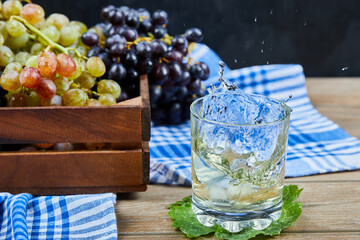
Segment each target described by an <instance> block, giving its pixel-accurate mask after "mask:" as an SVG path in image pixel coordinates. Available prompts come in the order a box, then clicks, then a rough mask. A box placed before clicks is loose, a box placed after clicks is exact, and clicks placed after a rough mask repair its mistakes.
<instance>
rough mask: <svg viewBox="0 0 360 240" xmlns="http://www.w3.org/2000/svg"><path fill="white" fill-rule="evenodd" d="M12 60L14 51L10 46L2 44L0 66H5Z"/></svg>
mask: <svg viewBox="0 0 360 240" xmlns="http://www.w3.org/2000/svg"><path fill="white" fill-rule="evenodd" d="M12 61H14V53H13V52H12V51H11V49H10V48H8V47H7V46H5V45H3V46H1V47H0V66H2V67H5V66H6V65H8V64H9V63H11V62H12Z"/></svg>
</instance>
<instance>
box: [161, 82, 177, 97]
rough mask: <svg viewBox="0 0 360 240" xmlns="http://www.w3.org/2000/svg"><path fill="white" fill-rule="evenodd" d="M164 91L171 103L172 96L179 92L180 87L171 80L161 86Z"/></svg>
mask: <svg viewBox="0 0 360 240" xmlns="http://www.w3.org/2000/svg"><path fill="white" fill-rule="evenodd" d="M161 87H162V89H163V90H164V91H163V93H164V94H166V95H167V99H168V101H171V98H172V96H173V95H174V93H175V92H176V91H177V90H178V86H176V85H175V83H174V81H171V80H170V79H169V78H168V80H166V81H165V82H163V84H162V85H161Z"/></svg>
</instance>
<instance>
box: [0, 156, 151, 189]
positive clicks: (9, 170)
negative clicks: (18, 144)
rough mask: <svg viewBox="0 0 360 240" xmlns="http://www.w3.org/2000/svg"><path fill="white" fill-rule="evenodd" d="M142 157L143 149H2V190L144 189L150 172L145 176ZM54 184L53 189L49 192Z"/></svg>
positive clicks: (0, 185)
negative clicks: (50, 150)
mask: <svg viewBox="0 0 360 240" xmlns="http://www.w3.org/2000/svg"><path fill="white" fill-rule="evenodd" d="M142 157H143V151H142V149H138V150H127V151H114V150H109V151H69V152H67V151H63V152H56V151H53V152H41V151H36V152H9V153H2V154H1V158H0V169H1V173H2V174H1V175H0V191H1V192H11V193H17V192H24V191H25V192H29V193H32V194H46V193H47V194H50V193H51V194H56V193H57V192H61V189H62V188H64V189H66V192H67V193H79V192H80V191H79V190H81V189H83V190H85V191H83V192H82V193H87V191H86V188H92V192H95V190H96V189H97V190H98V192H103V191H105V190H103V189H101V187H104V188H106V187H119V188H120V187H122V191H126V188H125V187H126V186H129V187H130V188H129V190H134V189H135V188H134V187H136V186H141V188H142V189H143V186H142V185H144V179H146V177H147V173H146V174H145V175H146V177H144V173H143V164H144V162H143V159H142ZM100 159H101V160H100ZM49 163H51V164H49ZM146 168H148V167H146ZM44 180H46V181H44ZM20 186H21V188H20ZM51 188H54V191H53V192H49V191H51ZM113 189H115V188H113ZM71 190H74V191H73V192H71ZM64 193H65V192H64ZM64 193H62V194H64Z"/></svg>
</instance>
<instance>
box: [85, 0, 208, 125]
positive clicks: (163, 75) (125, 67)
mask: <svg viewBox="0 0 360 240" xmlns="http://www.w3.org/2000/svg"><path fill="white" fill-rule="evenodd" d="M101 17H102V18H103V19H104V20H105V21H106V22H105V23H99V24H97V25H96V26H97V27H98V28H101V29H102V31H103V34H104V35H105V37H106V39H105V41H104V42H103V43H100V41H99V36H98V35H97V33H95V32H93V31H87V32H85V33H84V34H83V35H82V38H81V39H82V42H83V43H84V44H85V45H88V46H89V47H90V50H89V52H88V57H92V56H98V57H99V58H101V59H102V60H103V61H104V63H105V65H106V69H107V71H106V74H105V75H104V76H103V77H102V78H103V79H112V80H114V81H116V82H117V83H119V84H120V86H121V88H122V92H121V95H120V97H119V98H118V99H117V101H118V102H120V101H124V100H126V99H129V98H132V97H136V96H138V95H139V78H140V75H143V74H147V75H148V79H149V84H150V101H151V117H152V121H153V123H154V124H180V123H181V122H183V121H185V120H187V119H189V116H190V112H189V107H190V104H191V103H192V102H193V101H194V100H195V99H197V98H199V97H201V96H204V94H205V88H204V87H203V85H202V83H201V81H204V80H206V79H207V78H208V77H209V68H208V66H207V65H206V64H205V63H204V62H195V61H194V60H193V59H191V57H190V56H191V55H190V54H189V52H191V49H192V48H193V45H194V43H196V42H200V41H201V40H202V39H203V34H202V32H201V30H200V29H198V28H190V29H187V30H186V31H185V33H184V34H179V35H175V36H173V37H172V36H170V35H169V34H168V31H167V28H166V25H167V23H168V14H167V12H166V11H164V10H157V11H155V12H153V14H152V15H151V14H150V12H149V11H147V10H146V9H144V8H139V9H132V8H129V7H127V6H121V7H115V6H113V5H109V6H106V7H104V8H103V9H102V10H101ZM95 87H96V86H95Z"/></svg>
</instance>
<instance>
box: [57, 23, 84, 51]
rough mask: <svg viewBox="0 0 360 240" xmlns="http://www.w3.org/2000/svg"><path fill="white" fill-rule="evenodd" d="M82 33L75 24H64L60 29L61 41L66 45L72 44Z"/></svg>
mask: <svg viewBox="0 0 360 240" xmlns="http://www.w3.org/2000/svg"><path fill="white" fill-rule="evenodd" d="M79 37H80V33H79V32H78V29H77V28H76V27H75V26H63V27H62V28H61V30H60V40H59V43H60V44H61V45H63V46H64V47H69V46H71V45H72V44H73V43H74V42H75V41H76V40H77V39H78V38H79Z"/></svg>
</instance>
